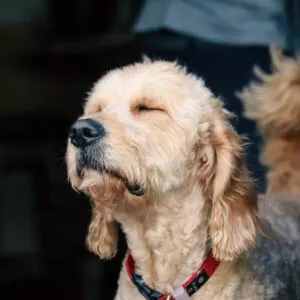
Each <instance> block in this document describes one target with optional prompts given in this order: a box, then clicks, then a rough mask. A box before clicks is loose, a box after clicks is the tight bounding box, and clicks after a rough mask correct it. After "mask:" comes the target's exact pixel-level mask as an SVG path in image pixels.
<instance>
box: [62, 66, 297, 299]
mask: <svg viewBox="0 0 300 300" xmlns="http://www.w3.org/2000/svg"><path fill="white" fill-rule="evenodd" d="M228 118H229V113H228V112H227V111H226V110H225V109H224V108H223V106H222V104H221V102H220V101H219V100H218V99H216V98H215V97H214V96H213V95H212V93H211V92H210V91H209V90H208V89H207V88H206V87H205V85H204V83H203V81H202V80H201V79H199V78H197V77H195V76H194V75H192V74H188V73H187V72H186V71H185V69H184V68H181V67H180V66H178V65H176V64H175V63H169V62H164V61H155V62H151V61H149V60H145V61H144V62H142V63H137V64H134V65H130V66H127V67H124V68H122V69H117V70H114V71H111V72H109V73H108V74H107V75H105V76H104V77H103V78H102V79H100V80H99V81H98V82H97V83H96V85H95V87H94V89H93V90H92V92H91V93H90V95H89V97H88V101H87V102H86V105H85V109H84V114H83V116H82V117H80V118H79V120H78V121H77V122H75V123H74V124H73V125H72V127H71V129H70V134H69V137H70V139H69V142H68V149H67V165H68V174H69V179H70V182H71V184H72V186H73V187H74V188H75V189H77V190H80V191H83V192H84V193H86V194H87V195H88V196H89V197H90V198H91V205H92V207H93V218H92V221H91V224H90V228H89V233H88V238H87V243H88V246H89V249H90V250H91V251H92V252H94V253H95V254H97V255H98V256H99V257H100V258H110V257H112V256H113V255H114V254H115V253H116V244H117V230H116V223H115V222H116V221H117V222H119V223H120V224H121V225H122V228H123V230H124V232H125V234H126V237H127V242H128V247H129V249H130V253H131V256H132V257H133V260H134V272H135V274H139V276H140V277H141V278H142V282H143V283H144V284H145V285H146V286H147V287H149V288H151V289H153V290H155V292H157V293H158V294H160V296H156V297H154V296H153V297H152V298H150V297H148V299H199V300H200V299H218V300H220V299H281V300H282V299H300V298H299V297H300V284H299V278H300V272H299V263H298V264H296V263H297V262H299V261H298V260H299V254H298V253H297V252H296V251H295V249H297V248H296V247H299V245H300V243H299V237H298V235H299V226H300V224H299V212H300V209H299V207H297V206H296V205H297V203H296V202H297V201H293V199H291V200H289V199H288V198H287V199H285V200H286V201H285V203H284V205H282V202H283V201H282V200H280V201H278V200H277V199H276V196H274V197H272V199H267V200H266V201H264V200H262V201H261V202H260V204H259V205H258V206H259V207H258V206H257V199H256V193H255V190H254V188H253V184H252V181H251V179H250V177H249V175H248V171H247V169H246V167H245V164H244V159H243V149H242V144H241V140H240V138H239V136H238V135H237V134H236V132H235V131H234V130H233V128H232V127H231V126H230V124H229V121H228ZM273 198H274V199H273ZM298 202H299V201H298ZM268 203H271V205H268ZM260 228H262V231H263V232H264V234H261V233H260V232H261V230H260ZM298 249H299V248H298ZM210 251H212V255H213V257H214V259H215V260H216V261H218V262H219V266H218V267H216V270H215V272H214V273H213V274H212V275H211V276H210V278H209V279H208V281H207V282H206V283H205V284H204V285H202V287H201V288H200V289H196V290H195V291H194V293H192V294H191V295H190V296H189V292H188V291H183V290H182V289H181V292H182V294H181V295H179V296H177V294H176V292H178V287H181V286H182V284H183V283H184V282H186V280H187V279H189V278H190V277H191V275H192V274H193V273H194V272H195V271H196V270H197V269H198V268H199V267H200V266H201V264H202V263H203V262H204V261H206V258H207V256H208V255H209V253H210ZM298 252H299V251H298ZM216 261H215V262H216ZM185 292H186V293H185ZM184 293H185V294H184ZM295 297H296V298H295ZM117 298H118V299H121V300H128V299H129V300H141V299H145V298H146V299H147V296H143V295H142V293H141V292H140V290H139V288H138V285H137V284H134V283H133V282H132V278H130V274H129V273H128V269H126V264H124V267H123V270H122V272H121V276H120V280H119V288H118V292H117Z"/></svg>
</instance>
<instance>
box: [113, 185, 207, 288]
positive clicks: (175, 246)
mask: <svg viewBox="0 0 300 300" xmlns="http://www.w3.org/2000/svg"><path fill="white" fill-rule="evenodd" d="M184 190H185V191H184V192H178V191H176V192H173V193H169V194H168V195H166V196H164V197H163V199H156V201H155V202H154V203H155V205H153V207H151V208H149V209H147V211H145V212H144V213H142V214H140V215H134V214H120V215H119V216H118V221H119V222H120V223H121V224H122V227H123V230H124V231H125V234H126V238H127V243H128V247H129V249H130V250H131V254H132V256H133V258H134V260H135V267H136V271H137V272H138V273H139V274H141V275H142V276H143V279H144V281H145V282H146V283H147V284H148V285H149V286H151V287H152V288H155V289H158V290H160V291H164V292H166V291H170V288H171V287H172V286H173V287H174V286H175V287H176V286H179V285H181V284H182V283H183V282H184V281H185V280H187V279H188V278H189V276H191V274H192V273H193V272H194V271H195V270H196V269H197V267H199V266H200V265H201V264H202V262H203V261H204V259H205V257H206V255H207V252H208V250H209V249H208V248H209V246H208V245H207V240H208V227H207V220H206V219H205V218H206V216H208V212H207V211H206V210H207V209H208V207H207V206H208V205H207V201H205V199H204V197H203V195H202V191H201V190H200V188H198V187H192V188H190V189H188V188H186V189H184Z"/></svg>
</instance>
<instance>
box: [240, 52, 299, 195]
mask: <svg viewBox="0 0 300 300" xmlns="http://www.w3.org/2000/svg"><path fill="white" fill-rule="evenodd" d="M270 54H271V55H270V56H271V60H272V73H271V74H266V73H264V72H263V71H262V70H261V69H259V68H258V67H256V68H255V69H254V73H255V75H256V78H255V80H254V81H253V82H251V84H250V85H249V86H248V87H246V88H244V90H243V91H242V92H241V93H238V96H239V97H240V99H241V100H242V102H243V103H244V107H245V116H246V117H247V118H249V119H251V120H253V121H255V122H256V123H257V125H258V128H259V129H260V131H261V133H262V135H263V136H264V139H265V147H264V151H263V152H262V155H261V162H262V163H263V164H264V165H266V166H267V167H268V169H269V171H268V175H267V178H268V192H270V193H287V194H288V195H294V196H295V197H299V196H300V160H299V149H300V101H299V100H300V64H299V59H293V58H291V57H287V56H283V54H282V50H281V49H278V48H276V47H272V48H271V51H270Z"/></svg>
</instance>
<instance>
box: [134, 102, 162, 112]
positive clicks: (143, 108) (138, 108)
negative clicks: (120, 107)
mask: <svg viewBox="0 0 300 300" xmlns="http://www.w3.org/2000/svg"><path fill="white" fill-rule="evenodd" d="M133 111H136V112H147V111H161V112H165V110H164V109H162V108H160V107H157V106H150V105H146V104H138V105H136V106H135V107H134V109H133Z"/></svg>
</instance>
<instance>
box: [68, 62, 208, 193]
mask: <svg viewBox="0 0 300 300" xmlns="http://www.w3.org/2000/svg"><path fill="white" fill-rule="evenodd" d="M199 93H201V97H202V98H203V102H202V103H201V101H199ZM207 101H211V102H213V101H214V99H213V97H212V96H211V94H210V92H209V91H208V90H207V89H206V88H205V87H204V85H203V84H202V82H200V81H198V80H196V78H193V77H190V78H188V77H187V76H186V75H185V74H184V72H182V70H180V69H179V68H177V67H175V65H173V64H171V63H164V62H157V63H150V62H149V63H147V62H145V63H144V64H139V65H136V66H130V67H127V68H125V69H122V70H116V71H113V72H111V73H109V74H108V75H106V76H105V77H104V78H103V79H101V80H100V81H99V82H98V83H97V84H96V85H95V87H94V89H93V91H92V93H91V95H90V97H89V99H88V101H87V103H86V105H85V109H84V114H83V116H82V117H80V120H81V121H79V123H78V122H77V123H76V124H75V125H74V126H75V129H74V128H72V129H71V131H76V130H77V132H76V133H74V132H71V135H72V133H73V134H75V135H76V134H77V135H79V136H78V137H77V136H76V137H73V139H70V142H69V146H68V167H69V175H70V179H71V182H72V183H73V185H74V186H76V187H77V188H79V189H82V188H84V186H86V185H90V181H93V178H92V177H95V176H96V177H95V179H96V178H97V179H96V180H98V179H99V178H98V177H97V176H99V175H100V176H101V175H103V174H104V175H105V176H110V177H111V178H114V179H118V180H120V181H121V182H122V183H123V184H124V185H125V187H126V189H127V191H124V192H126V193H127V192H129V193H130V192H132V193H131V194H135V193H137V194H142V193H165V192H167V191H169V190H170V189H175V188H178V187H180V186H181V185H182V184H183V183H184V182H185V181H186V180H187V179H188V176H189V171H190V170H189V168H188V166H187V164H188V162H189V161H190V159H192V157H191V154H192V153H191V152H192V151H191V150H193V149H194V144H195V142H196V139H198V131H199V130H200V129H201V126H206V125H207V124H206V123H207V120H206V117H207V115H208V114H209V110H211V106H210V105H207V103H205V102H207ZM201 115H202V120H201ZM200 121H202V122H200ZM80 123H81V124H80ZM78 124H79V125H78ZM205 124H206V125H205ZM77 125H78V126H79V127H80V126H82V128H79V129H78V128H76V127H77ZM74 126H73V127H74ZM88 130H95V132H99V135H98V136H96V137H95V139H93V140H92V141H91V142H87V143H85V142H83V145H78V143H77V144H76V139H78V140H80V139H85V138H87V139H89V137H85V136H84V135H85V131H87V135H88ZM78 131H80V132H78ZM72 142H73V144H72ZM79 143H80V142H79ZM96 173H97V174H96Z"/></svg>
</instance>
